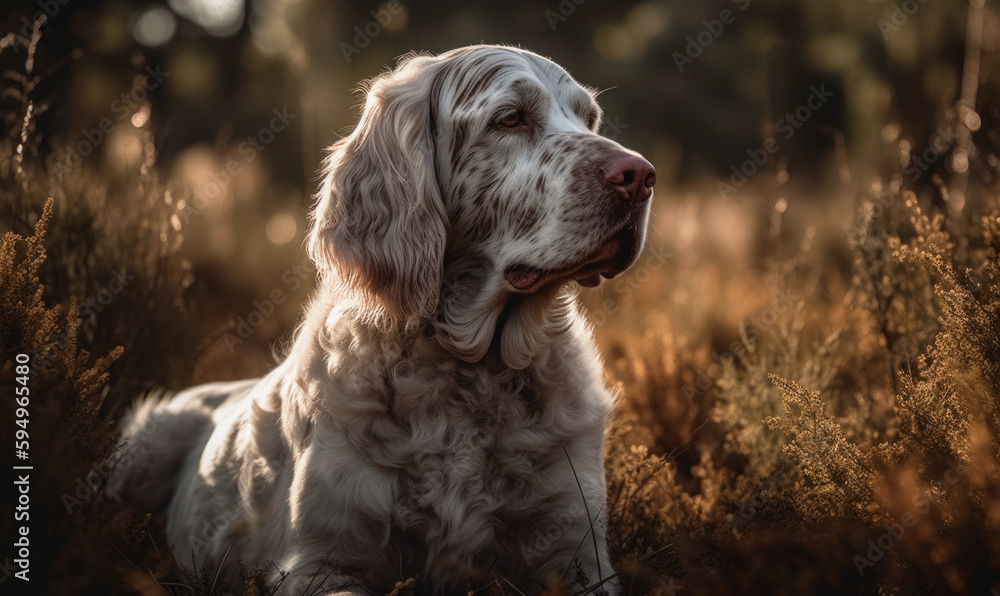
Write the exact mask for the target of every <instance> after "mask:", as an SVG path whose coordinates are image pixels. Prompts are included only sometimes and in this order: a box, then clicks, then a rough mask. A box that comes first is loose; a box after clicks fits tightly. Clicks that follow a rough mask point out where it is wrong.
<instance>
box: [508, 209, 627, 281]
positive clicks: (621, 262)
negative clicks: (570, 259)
mask: <svg viewBox="0 0 1000 596" xmlns="http://www.w3.org/2000/svg"><path fill="white" fill-rule="evenodd" d="M637 236H638V233H637V230H636V229H635V227H634V226H633V225H631V224H626V225H624V226H623V227H621V228H620V229H618V230H617V231H615V232H613V233H612V234H610V235H608V238H607V239H606V240H605V241H604V242H602V243H601V244H600V245H599V246H598V247H597V248H596V249H595V250H594V251H593V252H591V253H590V254H589V255H587V256H586V257H584V258H583V259H581V260H580V261H579V262H578V263H576V264H574V265H572V266H570V267H566V268H561V269H553V270H545V269H540V268H538V267H532V266H531V265H526V264H520V263H519V264H515V265H511V266H509V267H507V268H506V269H504V273H503V276H504V279H505V280H507V283H508V284H510V285H511V287H513V288H514V290H515V291H516V292H520V293H525V294H528V293H532V292H534V291H536V290H538V289H539V288H540V287H542V286H543V285H545V284H547V283H550V282H553V281H568V280H574V281H576V282H577V283H579V284H580V285H581V286H584V287H588V288H592V287H594V286H597V285H598V284H600V283H601V278H602V277H603V278H604V279H613V278H614V277H615V276H617V275H618V274H619V273H621V272H622V271H625V270H626V269H628V266H629V265H630V264H631V262H632V259H633V258H634V257H635V252H636V249H637V246H636V245H637V242H636V238H637Z"/></svg>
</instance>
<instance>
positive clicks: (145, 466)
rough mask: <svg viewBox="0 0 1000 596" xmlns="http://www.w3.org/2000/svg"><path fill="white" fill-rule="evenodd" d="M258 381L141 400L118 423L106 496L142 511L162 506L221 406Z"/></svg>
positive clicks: (159, 394)
mask: <svg viewBox="0 0 1000 596" xmlns="http://www.w3.org/2000/svg"><path fill="white" fill-rule="evenodd" d="M256 382H257V379H250V380H245V381H237V382H228V383H210V384H207V385H201V386H198V387H194V388H192V389H188V390H185V391H182V392H181V393H178V394H177V395H168V394H164V393H163V392H155V393H151V394H149V395H147V396H146V397H144V398H142V399H141V400H139V401H138V402H137V403H136V405H135V407H134V408H133V409H132V411H131V412H130V413H129V414H128V415H127V416H126V417H125V419H124V420H123V422H122V440H123V442H124V446H123V447H122V449H121V452H120V453H119V456H118V461H117V462H116V464H115V467H114V471H113V472H112V473H111V477H110V478H109V479H108V486H107V489H106V493H107V495H108V497H110V498H111V499H114V500H117V501H122V502H124V503H126V504H128V505H130V506H132V507H134V508H135V509H137V510H139V511H142V512H158V511H160V510H162V509H164V508H165V507H166V506H167V505H168V503H169V501H170V499H171V497H172V496H173V492H174V489H175V488H176V486H177V481H178V476H179V475H180V473H181V470H182V469H184V467H185V466H186V465H194V466H197V458H198V457H199V456H200V454H201V452H202V449H203V447H204V444H205V442H206V441H207V440H208V438H209V437H210V436H211V434H212V430H213V429H214V428H215V419H216V418H217V416H218V414H219V413H220V411H221V410H224V409H226V406H229V405H232V404H234V403H236V402H239V401H241V400H242V399H243V398H244V397H245V396H246V394H247V393H248V392H249V390H250V388H251V387H253V386H254V384H255V383H256ZM192 458H193V461H189V460H192Z"/></svg>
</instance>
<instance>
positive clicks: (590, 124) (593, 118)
mask: <svg viewBox="0 0 1000 596" xmlns="http://www.w3.org/2000/svg"><path fill="white" fill-rule="evenodd" d="M595 126H597V114H591V115H589V116H587V128H589V129H590V130H594V127H595Z"/></svg>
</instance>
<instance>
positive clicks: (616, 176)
mask: <svg viewBox="0 0 1000 596" xmlns="http://www.w3.org/2000/svg"><path fill="white" fill-rule="evenodd" d="M601 171H602V172H603V173H604V179H605V180H607V181H608V182H610V183H611V186H613V187H614V188H615V190H617V191H618V192H619V194H621V196H622V198H623V199H625V200H626V201H634V202H636V203H641V202H642V201H645V200H646V199H648V198H649V197H650V196H652V194H653V185H654V184H656V169H655V168H653V164H651V163H649V162H648V161H646V160H645V159H643V158H641V157H639V156H638V155H621V156H618V157H613V158H611V159H610V160H609V161H608V163H606V164H605V165H604V167H603V168H601Z"/></svg>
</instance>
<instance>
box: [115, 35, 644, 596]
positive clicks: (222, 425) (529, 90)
mask: <svg viewBox="0 0 1000 596" xmlns="http://www.w3.org/2000/svg"><path fill="white" fill-rule="evenodd" d="M594 97H595V94H594V93H593V92H592V91H590V90H588V89H586V88H584V87H581V86H580V85H579V84H577V83H576V82H575V81H574V80H573V79H572V78H571V77H570V76H569V75H568V74H567V73H566V72H565V71H564V70H563V69H562V68H560V67H559V66H557V65H556V64H553V63H552V62H550V61H548V60H546V59H544V58H541V57H539V56H537V55H535V54H532V53H530V52H526V51H523V50H518V49H514V48H508V47H497V46H475V47H468V48H462V49H458V50H454V51H451V52H448V53H446V54H442V55H440V56H435V57H430V56H412V57H408V58H406V59H404V60H403V61H402V62H401V64H400V65H399V66H398V67H397V68H396V69H394V70H393V71H392V72H388V73H386V74H383V75H381V76H379V77H377V78H376V79H375V80H374V81H372V82H371V84H370V87H369V90H368V94H367V101H366V103H365V106H364V110H363V113H362V116H361V121H360V122H359V124H358V126H357V128H356V129H355V130H354V132H353V133H352V134H351V135H350V136H349V137H347V138H345V139H343V140H341V141H340V142H338V143H336V144H335V145H334V146H333V147H332V149H331V152H330V155H329V157H328V158H327V160H326V161H325V164H324V174H325V180H324V182H323V184H322V188H321V190H320V192H319V195H318V200H317V204H316V206H315V212H314V221H313V224H312V228H311V230H310V234H309V239H308V251H309V254H310V255H311V257H312V259H313V260H314V261H315V263H316V266H317V267H318V270H319V272H320V277H319V280H318V282H317V289H316V292H315V295H314V296H313V298H312V300H311V302H310V304H309V306H308V308H307V310H306V314H305V319H304V322H303V323H302V324H301V327H300V328H299V330H298V332H297V335H296V338H295V341H294V344H293V345H292V346H291V348H290V350H289V353H288V355H287V357H286V358H285V359H284V361H283V362H282V363H281V364H280V365H279V366H278V367H277V368H276V369H275V370H274V371H272V372H271V373H270V374H269V375H267V376H266V377H264V378H262V379H254V380H248V381H238V382H232V383H216V384H211V385H204V386H200V387H195V388H193V389H189V390H186V391H183V392H181V393H179V394H177V395H176V396H174V397H173V398H170V399H166V400H162V399H155V398H150V399H147V400H145V401H144V402H141V403H140V404H139V405H138V406H137V407H136V409H135V411H134V412H133V413H132V414H131V415H130V417H129V418H128V419H127V420H126V421H125V423H124V431H123V434H124V438H125V439H126V441H127V446H126V448H125V450H124V452H123V456H122V460H121V464H120V465H119V466H118V468H117V471H116V473H115V475H114V476H113V477H112V479H111V481H110V484H109V494H111V495H112V496H116V497H120V498H124V499H126V500H127V501H130V502H131V503H133V504H135V505H136V506H138V507H140V508H143V510H145V511H165V513H166V531H167V537H168V539H169V541H170V543H171V544H172V546H173V548H174V554H175V556H176V558H177V560H178V562H180V563H181V564H182V565H186V566H189V567H190V566H192V564H193V565H196V566H197V568H198V569H199V570H208V571H209V572H210V573H215V572H216V570H221V580H220V581H221V582H225V583H228V584H229V585H238V583H239V573H238V571H237V562H238V561H243V562H245V563H248V564H249V563H257V564H267V565H269V567H270V568H271V569H273V570H274V581H275V583H276V584H278V583H279V581H280V586H279V593H282V594H285V593H287V594H303V593H319V594H330V593H350V594H383V593H385V592H387V591H390V590H391V589H392V586H393V583H394V582H395V581H398V580H402V579H405V578H407V577H411V576H416V577H418V586H419V587H420V588H419V589H420V590H422V591H425V592H428V593H452V592H457V591H459V590H462V591H463V593H464V590H467V589H475V588H476V587H477V586H482V585H487V584H489V583H490V582H501V583H504V584H507V583H508V582H509V584H510V585H513V586H515V587H516V588H517V589H518V590H520V592H523V593H525V594H528V593H532V592H539V591H541V590H542V589H544V588H545V587H547V586H554V585H563V586H564V587H567V588H576V589H580V588H583V587H588V586H594V585H595V584H601V587H600V589H601V590H606V591H608V592H612V593H613V592H616V591H617V588H616V585H615V582H614V581H606V580H607V579H608V578H609V576H611V575H612V574H613V571H612V568H611V563H610V561H609V559H608V554H607V547H606V544H605V528H604V525H603V523H602V522H601V521H600V520H601V519H602V517H603V515H604V514H605V513H606V512H605V498H606V495H605V482H604V467H603V457H602V447H603V437H604V428H605V424H606V421H607V417H608V412H609V409H610V407H611V404H612V398H611V396H610V395H609V393H608V391H607V389H606V388H605V386H604V384H603V382H602V373H601V363H600V360H599V358H598V354H597V352H596V350H595V348H594V345H593V342H592V339H591V337H590V331H589V329H588V326H587V323H586V322H585V320H584V318H583V317H582V315H581V314H580V313H579V311H578V307H577V305H576V302H575V299H574V290H573V288H572V283H571V282H576V283H577V284H580V285H582V286H587V287H591V286H596V285H598V284H599V283H600V280H601V277H604V278H611V277H613V276H615V275H617V274H618V273H620V272H622V271H624V270H625V269H626V268H627V267H629V266H630V265H631V264H632V263H633V262H634V261H635V259H636V258H637V255H638V253H639V251H640V249H641V246H642V243H643V240H644V237H645V228H646V223H647V220H648V217H649V205H650V197H651V196H652V186H653V183H654V180H655V173H654V171H653V167H652V166H651V165H650V164H649V162H647V161H646V160H645V159H643V158H642V157H641V156H639V155H638V154H636V153H634V152H632V151H629V150H627V149H624V148H623V147H622V146H620V145H619V144H617V143H615V142H613V141H611V140H608V139H605V138H603V137H601V136H599V135H598V134H597V133H596V131H597V129H598V127H599V126H600V122H601V112H600V109H599V108H598V106H597V103H596V102H595V100H594ZM602 582H603V583H602ZM584 583H586V584H587V585H582V584H584Z"/></svg>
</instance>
